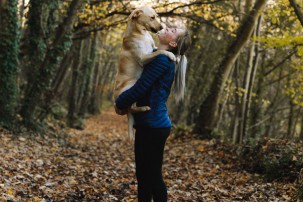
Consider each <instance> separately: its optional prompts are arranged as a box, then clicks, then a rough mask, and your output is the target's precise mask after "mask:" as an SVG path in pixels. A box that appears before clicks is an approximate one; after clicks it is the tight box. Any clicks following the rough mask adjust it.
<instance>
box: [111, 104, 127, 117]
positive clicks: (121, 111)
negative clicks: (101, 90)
mask: <svg viewBox="0 0 303 202" xmlns="http://www.w3.org/2000/svg"><path fill="white" fill-rule="evenodd" d="M114 106H115V111H116V114H118V115H125V114H127V112H128V109H119V108H118V107H117V106H116V103H115V105H114Z"/></svg>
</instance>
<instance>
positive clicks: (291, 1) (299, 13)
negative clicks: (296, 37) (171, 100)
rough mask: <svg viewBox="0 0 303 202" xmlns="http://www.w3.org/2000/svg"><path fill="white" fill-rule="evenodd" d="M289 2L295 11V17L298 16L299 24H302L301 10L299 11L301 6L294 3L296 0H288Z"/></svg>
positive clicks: (302, 15)
mask: <svg viewBox="0 0 303 202" xmlns="http://www.w3.org/2000/svg"><path fill="white" fill-rule="evenodd" d="M289 3H290V5H291V6H292V7H293V9H294V10H295V13H296V15H297V17H298V19H299V21H300V23H301V25H302V26H303V12H302V11H301V8H300V7H299V5H298V4H297V3H296V0H289Z"/></svg>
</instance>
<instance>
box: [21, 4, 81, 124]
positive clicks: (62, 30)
mask: <svg viewBox="0 0 303 202" xmlns="http://www.w3.org/2000/svg"><path fill="white" fill-rule="evenodd" d="M83 2H84V0H73V1H72V2H71V4H70V7H69V10H68V14H67V17H66V18H65V19H64V20H63V22H62V24H60V25H59V27H58V28H57V31H56V36H55V39H54V41H53V43H52V44H51V45H49V47H48V49H47V51H46V55H45V59H44V60H43V62H42V64H41V66H40V67H39V73H38V76H37V77H36V78H35V80H34V83H35V84H36V85H35V86H33V87H32V88H30V89H29V91H28V93H27V94H26V95H25V100H24V102H23V106H22V108H21V115H22V117H23V120H24V123H25V125H28V126H34V125H35V122H34V112H35V109H36V108H37V106H41V103H42V101H43V95H44V93H45V92H47V90H48V89H49V88H50V85H51V82H52V79H53V77H54V73H55V71H56V68H57V65H58V63H59V62H60V60H61V57H60V56H62V55H64V53H65V52H66V51H67V50H68V49H69V48H70V44H71V31H72V27H73V24H74V22H75V19H76V12H77V10H78V8H79V7H80V6H81V4H82V3H83Z"/></svg>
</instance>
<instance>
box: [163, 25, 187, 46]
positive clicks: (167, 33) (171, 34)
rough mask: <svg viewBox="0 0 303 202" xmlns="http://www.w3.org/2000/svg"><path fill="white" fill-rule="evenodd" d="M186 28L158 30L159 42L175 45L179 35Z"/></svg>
mask: <svg viewBox="0 0 303 202" xmlns="http://www.w3.org/2000/svg"><path fill="white" fill-rule="evenodd" d="M184 32H185V29H182V28H165V29H162V30H161V31H160V32H158V38H159V43H161V44H163V45H170V46H173V44H174V43H175V41H176V39H177V37H178V36H179V35H180V34H183V33H184Z"/></svg>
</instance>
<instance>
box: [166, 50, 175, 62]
mask: <svg viewBox="0 0 303 202" xmlns="http://www.w3.org/2000/svg"><path fill="white" fill-rule="evenodd" d="M166 56H167V57H169V59H171V60H172V61H174V62H176V60H177V58H176V56H175V54H173V53H171V52H168V51H167V53H166Z"/></svg>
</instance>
